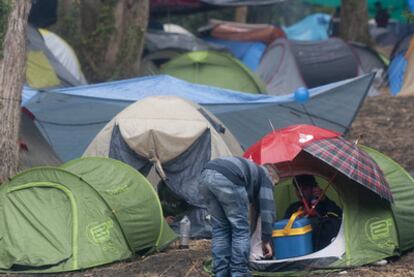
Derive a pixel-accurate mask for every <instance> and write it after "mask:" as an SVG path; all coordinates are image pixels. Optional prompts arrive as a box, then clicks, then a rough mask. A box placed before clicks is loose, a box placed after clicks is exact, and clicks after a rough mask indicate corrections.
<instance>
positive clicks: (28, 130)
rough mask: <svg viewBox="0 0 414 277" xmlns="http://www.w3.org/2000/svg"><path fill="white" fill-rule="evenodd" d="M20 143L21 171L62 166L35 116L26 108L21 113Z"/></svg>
mask: <svg viewBox="0 0 414 277" xmlns="http://www.w3.org/2000/svg"><path fill="white" fill-rule="evenodd" d="M19 143H20V156H19V171H20V170H25V169H28V168H31V167H34V166H42V165H43V166H45V165H49V166H58V165H60V164H62V161H61V160H60V159H59V157H58V156H57V154H56V153H55V151H54V150H53V148H52V146H51V145H50V144H49V143H48V142H47V140H46V139H45V138H44V136H43V135H42V133H41V132H40V130H39V129H38V128H37V126H36V123H35V122H34V116H33V114H32V113H31V112H30V111H29V110H28V109H26V108H22V109H21V113H20V129H19Z"/></svg>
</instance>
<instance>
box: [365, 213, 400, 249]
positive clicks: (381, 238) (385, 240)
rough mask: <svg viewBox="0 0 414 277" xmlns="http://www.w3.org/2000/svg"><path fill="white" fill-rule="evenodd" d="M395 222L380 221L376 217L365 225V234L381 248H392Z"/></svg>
mask: <svg viewBox="0 0 414 277" xmlns="http://www.w3.org/2000/svg"><path fill="white" fill-rule="evenodd" d="M392 226H393V221H392V219H391V218H387V219H380V218H378V217H374V218H371V219H369V220H368V221H367V222H366V223H365V233H366V235H367V237H368V239H369V240H370V241H371V242H372V243H373V244H375V245H377V246H378V247H380V248H392V247H394V242H393V239H392V233H391V232H392Z"/></svg>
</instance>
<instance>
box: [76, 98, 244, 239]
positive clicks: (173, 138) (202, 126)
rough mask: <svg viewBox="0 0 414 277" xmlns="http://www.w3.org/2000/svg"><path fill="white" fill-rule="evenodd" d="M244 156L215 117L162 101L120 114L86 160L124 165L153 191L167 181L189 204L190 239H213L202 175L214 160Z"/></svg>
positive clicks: (194, 107)
mask: <svg viewBox="0 0 414 277" xmlns="http://www.w3.org/2000/svg"><path fill="white" fill-rule="evenodd" d="M241 153H242V150H241V148H240V146H239V144H238V142H237V141H236V140H235V138H234V137H233V135H232V134H231V133H230V131H229V130H228V129H226V128H225V126H224V125H223V124H222V123H221V122H220V121H219V120H218V119H216V118H215V117H214V116H213V115H212V114H210V113H208V112H207V111H206V110H204V109H203V108H201V107H200V106H198V105H196V104H193V103H192V102H190V101H188V100H184V99H181V98H178V97H171V96H158V97H147V98H144V99H142V100H140V101H138V102H135V103H134V104H132V105H130V106H128V107H127V108H126V109H124V110H123V111H121V112H120V113H119V114H118V115H116V116H115V117H114V118H113V119H112V120H111V121H110V122H109V123H108V124H107V125H106V126H105V127H104V128H103V129H102V130H101V131H100V132H99V133H98V135H97V136H96V137H95V138H94V139H93V141H92V142H91V143H90V145H89V146H88V148H87V149H86V151H85V153H84V156H101V157H110V158H113V159H118V160H121V161H123V162H125V163H127V164H129V165H131V166H133V167H134V168H135V169H137V170H139V171H140V172H141V173H142V174H143V175H145V176H148V179H149V180H150V181H151V183H152V184H153V185H154V186H158V184H159V183H160V181H161V180H164V182H165V184H166V185H167V186H168V188H169V189H170V190H171V191H172V192H174V193H175V196H177V197H179V198H180V199H182V200H183V201H185V202H186V203H188V204H189V205H191V209H188V210H187V211H185V213H184V214H186V215H188V216H189V217H190V220H191V222H192V224H191V235H192V236H193V237H209V236H210V235H211V234H210V232H211V227H210V225H209V224H208V221H207V220H206V218H205V216H206V215H207V212H206V209H205V205H204V201H203V199H202V196H201V194H200V193H199V188H198V182H197V178H198V175H199V174H200V172H201V170H202V168H203V167H204V165H205V164H206V163H207V162H208V161H209V160H210V159H214V158H216V157H220V156H229V155H241ZM153 169H155V170H156V172H157V173H158V174H154V173H155V172H154V170H153ZM178 227H179V226H178V225H176V224H173V228H174V229H176V230H178Z"/></svg>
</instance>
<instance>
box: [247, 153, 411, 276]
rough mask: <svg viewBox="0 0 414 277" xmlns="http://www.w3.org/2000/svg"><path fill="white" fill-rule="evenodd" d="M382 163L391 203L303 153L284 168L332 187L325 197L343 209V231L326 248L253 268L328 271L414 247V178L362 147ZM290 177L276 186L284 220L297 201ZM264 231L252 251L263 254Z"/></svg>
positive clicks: (273, 272)
mask: <svg viewBox="0 0 414 277" xmlns="http://www.w3.org/2000/svg"><path fill="white" fill-rule="evenodd" d="M361 148H362V149H363V150H364V151H365V152H367V153H368V154H369V155H370V156H371V158H373V160H374V161H375V162H376V163H377V164H378V165H379V166H380V168H381V169H382V171H383V173H384V176H385V178H386V180H387V181H388V183H389V185H390V189H391V192H392V194H393V198H394V202H393V203H389V202H387V201H385V200H383V199H381V198H380V197H378V196H377V195H375V194H374V193H372V192H371V191H369V190H368V189H366V188H364V187H362V186H360V185H358V184H357V183H355V182H351V181H349V179H347V178H345V177H344V176H342V175H341V174H335V171H334V169H332V168H330V167H329V166H327V165H326V164H323V163H322V162H320V161H319V162H318V161H317V160H316V159H315V158H313V157H312V156H311V155H309V154H307V153H305V152H301V153H300V154H299V156H297V158H295V160H294V161H293V162H291V163H289V165H285V166H286V168H283V165H282V166H281V168H280V169H281V172H287V171H289V173H288V175H289V176H294V175H297V174H304V173H306V174H313V175H315V176H318V178H317V181H318V184H319V185H320V187H322V188H324V187H326V186H327V184H328V182H329V180H330V179H331V178H332V176H336V177H334V178H333V182H332V185H331V186H330V187H329V188H328V191H327V195H328V197H329V198H330V199H332V200H334V201H335V202H336V203H337V204H338V205H339V206H341V207H342V209H343V215H342V223H341V227H340V230H339V233H338V234H337V236H336V237H335V239H333V241H332V242H331V244H330V245H328V246H327V247H325V248H323V249H321V250H319V251H317V252H314V253H311V254H309V255H306V256H301V257H296V258H293V259H292V258H290V259H284V260H270V261H269V260H267V261H257V260H256V261H252V262H251V267H252V268H253V269H254V270H255V273H256V275H259V276H279V275H285V274H288V273H289V274H296V275H297V274H299V273H305V272H306V271H309V270H318V269H319V270H327V269H337V268H346V267H354V266H360V265H364V264H369V263H373V262H376V261H379V260H381V259H386V258H389V257H392V256H398V255H401V254H402V252H403V251H405V250H408V249H411V248H413V247H414V232H412V230H413V228H414V208H413V207H414V179H413V178H412V177H411V175H410V174H409V173H407V172H406V171H405V170H404V169H403V168H402V167H401V166H400V165H398V164H397V163H396V162H395V161H393V160H392V159H390V158H389V157H387V156H386V155H384V154H382V153H379V152H378V151H376V150H373V149H371V148H368V147H364V146H361ZM291 184H292V179H291V178H289V177H288V178H286V179H285V180H284V182H283V183H281V184H279V185H278V186H276V189H275V198H276V203H277V209H276V210H277V217H278V218H281V217H282V216H283V213H284V211H285V210H286V208H287V207H288V205H289V204H290V203H292V202H294V201H297V197H296V196H295V189H294V187H293V186H292V185H291ZM258 235H260V234H257V232H256V233H255V234H254V235H253V238H252V242H253V243H252V254H253V255H255V254H259V253H260V251H261V249H260V243H258V242H259V241H260V237H257V236H258Z"/></svg>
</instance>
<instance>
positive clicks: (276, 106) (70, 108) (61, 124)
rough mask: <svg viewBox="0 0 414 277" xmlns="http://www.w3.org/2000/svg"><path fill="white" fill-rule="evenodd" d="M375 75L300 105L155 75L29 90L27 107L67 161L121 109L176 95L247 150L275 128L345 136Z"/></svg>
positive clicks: (316, 92)
mask: <svg viewBox="0 0 414 277" xmlns="http://www.w3.org/2000/svg"><path fill="white" fill-rule="evenodd" d="M372 77H373V75H365V76H362V77H359V78H355V79H351V80H347V81H342V82H338V83H334V84H330V85H327V86H323V87H319V88H315V89H312V90H311V91H310V95H311V98H310V100H309V101H308V102H307V103H306V104H305V105H301V104H298V103H296V102H295V101H294V95H293V94H290V95H284V96H269V95H253V94H246V93H240V92H235V91H230V90H225V89H221V88H214V87H209V86H203V85H197V84H192V83H188V82H185V81H182V80H178V79H175V78H172V77H169V76H165V75H161V76H151V77H145V78H136V79H130V80H124V81H116V82H108V83H102V84H95V85H86V86H79V87H72V88H64V89H56V90H47V91H44V90H43V91H34V90H32V89H29V88H25V89H24V91H23V99H24V103H23V105H24V106H26V107H27V108H28V109H29V110H30V111H31V112H32V113H33V114H34V115H35V122H36V123H37V124H38V126H39V129H40V130H41V131H42V132H43V135H44V136H45V138H46V139H47V140H48V141H49V143H50V144H51V145H52V147H53V148H54V150H55V151H56V152H57V154H58V155H59V156H60V157H61V158H62V160H64V161H67V160H70V159H73V158H76V157H80V156H81V155H82V153H83V152H84V150H85V149H86V147H87V146H88V145H89V143H90V142H91V141H92V139H93V138H94V137H95V136H96V134H97V133H98V132H99V131H100V130H101V129H102V128H103V127H104V126H105V125H106V124H107V123H108V122H109V121H110V120H111V119H112V118H113V117H114V116H115V115H116V114H117V113H119V112H120V111H122V110H123V109H124V108H125V107H127V106H128V105H130V104H131V103H133V102H135V101H138V100H140V99H143V98H144V97H149V96H157V95H172V96H178V97H182V98H185V99H188V100H191V101H193V102H196V103H199V104H201V105H202V106H204V107H205V108H207V109H208V110H209V111H211V112H212V113H213V114H215V115H216V116H217V117H218V118H219V119H220V120H222V121H223V123H224V124H225V125H226V126H227V128H228V129H229V130H230V131H231V132H232V133H233V134H234V135H235V136H236V138H237V139H238V141H239V142H240V143H241V145H242V146H243V147H248V146H250V145H251V144H253V143H255V142H256V141H257V140H258V139H260V138H261V137H262V136H264V135H265V134H266V133H268V132H269V131H270V130H271V128H270V125H269V120H270V121H271V122H272V124H273V125H274V126H275V128H282V127H285V126H288V125H290V124H299V123H307V124H315V125H317V126H320V127H324V128H328V129H332V130H336V131H338V132H341V133H344V132H346V131H347V130H348V128H349V127H350V125H351V123H352V120H353V118H354V116H355V114H356V112H357V111H358V109H359V107H360V104H361V103H362V101H363V99H364V98H365V96H366V94H367V91H368V89H369V86H370V84H371V81H372Z"/></svg>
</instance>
